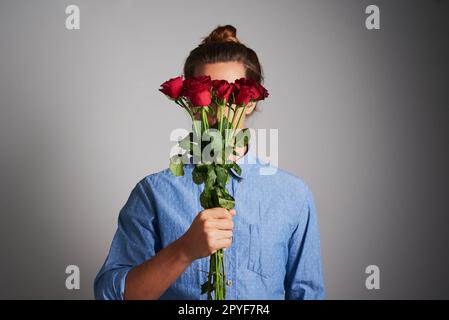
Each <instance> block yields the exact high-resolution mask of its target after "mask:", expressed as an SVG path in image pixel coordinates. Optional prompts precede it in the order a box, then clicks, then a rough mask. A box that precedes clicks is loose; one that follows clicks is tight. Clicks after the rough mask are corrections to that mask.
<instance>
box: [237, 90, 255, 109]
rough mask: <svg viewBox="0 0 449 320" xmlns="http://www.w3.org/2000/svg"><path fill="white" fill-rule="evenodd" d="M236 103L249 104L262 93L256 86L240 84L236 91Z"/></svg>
mask: <svg viewBox="0 0 449 320" xmlns="http://www.w3.org/2000/svg"><path fill="white" fill-rule="evenodd" d="M235 93H236V97H235V104H237V105H244V106H246V105H248V104H249V102H250V101H254V100H256V99H257V97H258V96H259V95H260V94H259V91H257V88H256V87H246V86H244V87H242V86H238V87H237V90H236V91H235Z"/></svg>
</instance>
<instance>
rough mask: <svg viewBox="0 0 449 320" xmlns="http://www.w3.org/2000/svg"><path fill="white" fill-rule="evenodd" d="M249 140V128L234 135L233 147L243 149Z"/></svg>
mask: <svg viewBox="0 0 449 320" xmlns="http://www.w3.org/2000/svg"><path fill="white" fill-rule="evenodd" d="M250 138H251V132H250V131H249V128H243V129H242V130H240V131H239V132H237V134H236V135H235V145H236V147H244V146H246V145H248V143H249V139H250Z"/></svg>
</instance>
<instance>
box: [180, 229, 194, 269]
mask: <svg viewBox="0 0 449 320" xmlns="http://www.w3.org/2000/svg"><path fill="white" fill-rule="evenodd" d="M176 251H177V254H178V256H179V257H180V259H181V260H182V261H183V262H184V263H186V264H191V263H192V262H193V260H195V258H194V257H193V255H192V254H191V253H190V250H189V246H188V243H187V241H186V236H185V235H183V236H181V237H180V238H179V239H178V240H176Z"/></svg>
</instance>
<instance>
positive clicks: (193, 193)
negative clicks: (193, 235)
mask: <svg viewBox="0 0 449 320" xmlns="http://www.w3.org/2000/svg"><path fill="white" fill-rule="evenodd" d="M252 149H253V148H250V149H249V150H250V151H248V153H247V154H246V155H245V156H244V157H242V158H240V159H239V160H238V161H237V163H239V164H240V166H241V168H242V173H241V175H238V174H237V173H236V172H234V171H233V172H232V174H231V175H232V179H231V180H230V182H228V185H227V187H228V190H229V192H230V194H231V195H233V196H234V198H235V202H236V207H235V209H236V211H237V215H236V216H235V217H234V218H233V221H234V230H233V241H232V245H231V247H230V248H228V249H226V250H225V266H226V275H227V279H228V286H227V292H226V298H227V299H228V300H234V299H236V300H238V299H322V298H324V295H325V289H324V282H323V272H322V264H321V253H320V237H319V229H318V222H317V216H316V208H315V204H314V200H313V196H312V193H311V190H310V189H309V187H308V186H307V185H306V183H305V182H304V181H302V180H301V179H300V178H298V177H296V176H294V175H292V174H289V173H287V172H285V171H283V170H281V169H278V168H276V167H273V166H271V165H269V164H265V163H264V162H262V161H261V160H260V159H259V158H258V157H256V156H255V155H254V154H253V152H251V150H252ZM192 169H193V165H192V164H187V165H186V166H185V174H184V176H182V177H176V176H173V175H172V174H171V172H170V171H169V170H168V169H166V170H163V171H161V172H158V173H154V174H151V175H149V176H147V177H145V178H144V179H143V180H141V181H140V182H139V183H137V185H136V186H135V187H134V189H133V190H132V192H131V195H130V196H129V199H128V201H127V202H126V204H125V205H124V207H123V208H122V210H121V211H120V214H119V218H118V228H117V231H116V233H115V235H114V238H113V240H112V244H111V248H110V251H109V254H108V256H107V258H106V261H105V262H104V265H103V266H102V268H101V270H100V271H99V273H98V275H97V277H96V279H95V283H94V292H95V298H96V299H123V296H124V289H125V278H126V275H127V273H128V271H129V270H130V269H131V268H133V267H134V266H137V265H139V264H141V263H143V262H144V261H146V260H148V259H151V257H153V256H154V255H156V253H157V252H158V251H159V250H161V249H162V248H164V247H166V246H168V245H169V244H171V243H172V242H173V241H175V240H176V239H178V238H179V237H181V236H182V235H183V234H184V233H185V232H186V231H187V229H188V228H189V227H190V225H191V223H192V221H193V219H194V218H195V216H196V215H197V214H198V213H199V212H200V211H201V210H203V208H202V207H201V204H200V202H199V196H200V193H201V191H202V190H203V188H204V185H196V184H195V183H194V182H193V181H192V177H191V171H192ZM267 173H268V174H267ZM270 173H271V174H270ZM273 173H274V174H273ZM208 270H209V258H208V257H205V258H201V259H197V260H195V261H193V263H192V264H191V265H190V266H189V267H188V268H187V269H186V271H185V272H184V273H183V274H181V276H180V277H179V278H178V279H177V280H176V281H175V282H174V283H173V284H172V285H171V286H170V287H169V288H168V289H167V291H166V292H165V293H164V294H163V295H162V296H161V297H160V298H161V299H189V300H195V299H206V298H207V295H200V285H201V284H202V283H203V282H205V281H206V278H207V271H208ZM229 280H230V281H229ZM150 285H151V284H150Z"/></svg>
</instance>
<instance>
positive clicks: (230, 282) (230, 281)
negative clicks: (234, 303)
mask: <svg viewBox="0 0 449 320" xmlns="http://www.w3.org/2000/svg"><path fill="white" fill-rule="evenodd" d="M226 284H227V285H228V286H229V287H230V286H232V280H231V279H229V280H228V281H226Z"/></svg>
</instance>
